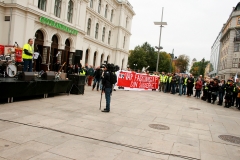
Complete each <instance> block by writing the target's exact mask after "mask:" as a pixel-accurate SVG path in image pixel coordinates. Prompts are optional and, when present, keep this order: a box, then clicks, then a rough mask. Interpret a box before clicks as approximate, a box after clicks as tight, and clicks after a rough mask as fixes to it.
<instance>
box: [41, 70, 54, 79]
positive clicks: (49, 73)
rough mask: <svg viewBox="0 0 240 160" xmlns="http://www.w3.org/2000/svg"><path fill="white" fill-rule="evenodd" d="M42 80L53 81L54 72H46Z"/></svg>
mask: <svg viewBox="0 0 240 160" xmlns="http://www.w3.org/2000/svg"><path fill="white" fill-rule="evenodd" d="M42 80H55V72H54V71H48V72H44V73H43V74H42Z"/></svg>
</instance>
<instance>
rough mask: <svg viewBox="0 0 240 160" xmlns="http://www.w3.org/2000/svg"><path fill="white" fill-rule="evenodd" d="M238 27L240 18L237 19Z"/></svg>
mask: <svg viewBox="0 0 240 160" xmlns="http://www.w3.org/2000/svg"><path fill="white" fill-rule="evenodd" d="M237 25H240V17H238V19H237Z"/></svg>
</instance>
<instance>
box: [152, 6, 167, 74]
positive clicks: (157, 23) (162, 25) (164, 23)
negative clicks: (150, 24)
mask: <svg viewBox="0 0 240 160" xmlns="http://www.w3.org/2000/svg"><path fill="white" fill-rule="evenodd" d="M154 24H155V25H160V36H159V45H158V48H157V49H158V58H157V67H156V72H158V63H159V54H160V49H161V47H160V44H161V35H162V27H164V25H167V22H163V8H162V19H161V22H154Z"/></svg>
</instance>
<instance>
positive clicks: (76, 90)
mask: <svg viewBox="0 0 240 160" xmlns="http://www.w3.org/2000/svg"><path fill="white" fill-rule="evenodd" d="M84 87H85V86H84V85H81V86H78V88H77V87H76V86H73V87H72V90H71V92H70V93H71V94H77V95H78V94H84Z"/></svg>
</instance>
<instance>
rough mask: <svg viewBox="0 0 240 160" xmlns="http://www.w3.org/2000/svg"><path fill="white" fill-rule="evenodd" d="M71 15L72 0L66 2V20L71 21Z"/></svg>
mask: <svg viewBox="0 0 240 160" xmlns="http://www.w3.org/2000/svg"><path fill="white" fill-rule="evenodd" d="M72 17H73V1H72V0H70V1H69V2H68V13H67V20H68V22H70V23H72Z"/></svg>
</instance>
